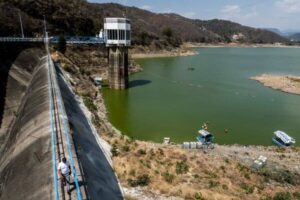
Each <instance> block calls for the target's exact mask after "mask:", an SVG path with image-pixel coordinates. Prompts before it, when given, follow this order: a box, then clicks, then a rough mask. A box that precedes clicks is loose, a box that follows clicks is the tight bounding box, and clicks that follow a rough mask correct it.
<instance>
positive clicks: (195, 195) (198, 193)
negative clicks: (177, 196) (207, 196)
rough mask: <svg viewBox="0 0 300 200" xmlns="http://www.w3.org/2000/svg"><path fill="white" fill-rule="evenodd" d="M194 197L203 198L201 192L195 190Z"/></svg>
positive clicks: (200, 199) (202, 199)
mask: <svg viewBox="0 0 300 200" xmlns="http://www.w3.org/2000/svg"><path fill="white" fill-rule="evenodd" d="M194 199H196V200H204V198H203V196H202V194H201V192H196V193H195V194H194Z"/></svg>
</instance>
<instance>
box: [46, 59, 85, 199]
mask: <svg viewBox="0 0 300 200" xmlns="http://www.w3.org/2000/svg"><path fill="white" fill-rule="evenodd" d="M48 59H49V67H50V68H51V72H52V75H53V77H54V80H53V82H54V87H55V91H56V96H57V97H58V104H59V107H60V110H61V112H62V119H61V121H62V124H63V128H64V131H63V132H64V135H65V137H66V140H67V141H66V144H67V149H68V154H69V159H70V165H71V169H72V173H73V177H74V182H75V186H76V193H77V199H78V200H82V196H81V191H80V187H79V182H78V177H77V173H76V168H75V162H74V160H73V153H72V144H71V142H70V138H69V135H70V131H69V130H70V127H69V123H68V122H67V121H66V119H67V117H66V113H65V107H64V105H63V100H62V96H61V91H60V88H59V86H58V83H57V77H56V73H55V68H54V64H53V61H52V60H51V58H50V55H49V54H48Z"/></svg>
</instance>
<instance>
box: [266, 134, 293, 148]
mask: <svg viewBox="0 0 300 200" xmlns="http://www.w3.org/2000/svg"><path fill="white" fill-rule="evenodd" d="M272 141H273V142H274V143H275V144H277V145H278V146H281V147H289V146H292V145H293V144H295V143H296V140H295V139H294V138H292V137H290V136H289V135H288V134H286V133H285V132H283V131H279V130H278V131H275V132H274V136H273V138H272Z"/></svg>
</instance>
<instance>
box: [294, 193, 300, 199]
mask: <svg viewBox="0 0 300 200" xmlns="http://www.w3.org/2000/svg"><path fill="white" fill-rule="evenodd" d="M293 197H294V198H295V199H297V200H300V192H294V193H293Z"/></svg>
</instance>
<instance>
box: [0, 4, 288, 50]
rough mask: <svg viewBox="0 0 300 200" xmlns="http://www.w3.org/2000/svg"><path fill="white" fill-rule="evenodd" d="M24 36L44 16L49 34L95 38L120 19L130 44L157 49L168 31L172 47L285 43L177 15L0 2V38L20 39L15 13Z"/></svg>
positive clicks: (263, 33) (37, 29)
mask: <svg viewBox="0 0 300 200" xmlns="http://www.w3.org/2000/svg"><path fill="white" fill-rule="evenodd" d="M19 11H21V12H20V13H21V16H22V19H23V23H24V29H25V34H26V35H27V36H32V35H40V34H41V33H42V30H43V23H42V21H43V16H44V15H45V16H46V19H47V22H48V29H49V32H50V34H52V35H57V34H60V33H65V34H67V35H95V34H96V33H97V32H98V31H99V30H100V28H101V27H102V23H103V18H104V17H123V16H124V15H126V16H127V17H128V18H130V19H131V21H132V28H133V42H134V43H136V44H142V45H150V44H154V45H159V44H161V43H163V42H165V41H166V40H165V39H166V36H164V34H163V30H165V29H167V28H170V29H171V30H172V38H173V40H172V41H168V42H169V43H172V44H174V45H178V43H180V42H182V41H190V42H214V43H215V42H231V41H232V42H235V41H237V42H243V43H274V42H287V40H286V39H285V38H283V37H281V36H279V35H277V34H276V33H273V32H271V31H268V30H263V29H255V28H251V27H246V26H242V25H240V24H237V23H233V22H230V21H224V20H217V19H215V20H208V21H203V20H193V19H189V18H185V17H182V16H180V15H177V14H172V13H170V14H157V13H152V12H150V11H147V10H142V9H139V8H136V7H125V6H122V5H119V4H113V3H105V4H95V3H88V2H87V1H85V0H64V1H62V0H51V1H44V0H35V1H33V0H10V1H5V0H0V36H8V35H20V27H19V17H18V13H19Z"/></svg>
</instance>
